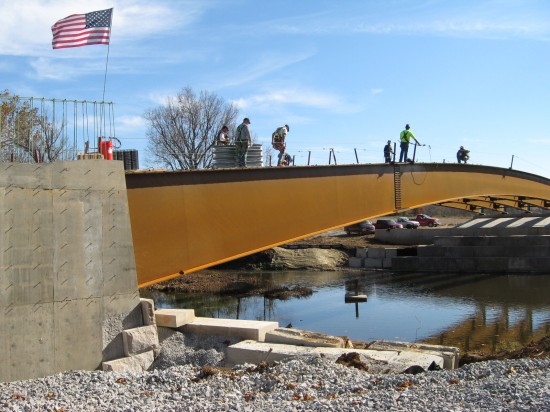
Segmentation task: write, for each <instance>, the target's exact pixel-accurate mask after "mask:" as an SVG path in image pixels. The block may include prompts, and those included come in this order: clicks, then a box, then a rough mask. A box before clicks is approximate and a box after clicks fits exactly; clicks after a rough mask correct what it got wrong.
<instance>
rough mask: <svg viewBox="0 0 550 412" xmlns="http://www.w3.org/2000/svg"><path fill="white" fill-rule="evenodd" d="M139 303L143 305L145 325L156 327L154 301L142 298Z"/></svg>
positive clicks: (142, 311)
mask: <svg viewBox="0 0 550 412" xmlns="http://www.w3.org/2000/svg"><path fill="white" fill-rule="evenodd" d="M139 301H140V303H141V313H142V314H143V325H144V326H149V325H156V320H155V302H154V301H153V299H143V298H141V299H140V300H139Z"/></svg>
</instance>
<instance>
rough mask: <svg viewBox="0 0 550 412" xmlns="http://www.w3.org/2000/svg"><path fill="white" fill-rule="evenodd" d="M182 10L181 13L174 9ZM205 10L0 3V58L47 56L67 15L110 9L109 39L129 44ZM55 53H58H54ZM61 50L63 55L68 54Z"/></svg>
mask: <svg viewBox="0 0 550 412" xmlns="http://www.w3.org/2000/svg"><path fill="white" fill-rule="evenodd" d="M175 7H176V8H177V7H185V13H183V12H181V13H180V12H176V11H175V10H174V8H175ZM205 7H208V3H207V2H200V1H197V2H191V1H189V2H185V3H183V2H181V3H179V2H178V4H177V5H174V3H173V2H171V1H167V0H156V1H155V2H150V1H148V0H88V1H86V2H75V1H74V0H25V1H12V0H0V8H1V10H2V13H0V55H1V54H4V55H19V56H25V55H26V56H47V55H49V54H50V53H51V52H52V50H51V39H52V33H51V26H52V25H53V24H54V23H55V22H56V21H58V20H60V19H62V18H64V17H67V16H68V15H71V14H81V13H88V12H91V11H94V10H103V9H108V8H114V12H113V25H112V36H113V37H114V36H116V37H117V38H119V39H120V42H121V43H122V42H126V43H132V42H133V41H134V40H136V39H141V38H145V37H149V36H152V35H155V34H157V33H162V32H168V31H171V30H173V29H174V28H176V27H183V26H186V25H188V24H190V23H191V22H193V21H194V20H195V19H196V18H197V17H198V16H200V15H201V14H202V12H203V10H204V9H205ZM56 52H57V53H58V54H59V51H56ZM70 54H71V52H70V51H65V55H70Z"/></svg>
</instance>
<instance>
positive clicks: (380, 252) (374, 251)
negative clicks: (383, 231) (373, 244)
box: [367, 248, 386, 259]
mask: <svg viewBox="0 0 550 412" xmlns="http://www.w3.org/2000/svg"><path fill="white" fill-rule="evenodd" d="M384 257H386V249H384V248H369V250H368V251H367V258H377V259H382V258H384Z"/></svg>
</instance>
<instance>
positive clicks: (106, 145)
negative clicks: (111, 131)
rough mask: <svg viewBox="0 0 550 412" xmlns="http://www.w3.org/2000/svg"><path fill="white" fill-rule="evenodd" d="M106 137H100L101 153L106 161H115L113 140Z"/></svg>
mask: <svg viewBox="0 0 550 412" xmlns="http://www.w3.org/2000/svg"><path fill="white" fill-rule="evenodd" d="M106 139H107V138H105V137H101V136H100V137H99V153H101V154H102V155H103V158H104V159H105V160H113V140H112V139H111V138H109V139H108V140H106Z"/></svg>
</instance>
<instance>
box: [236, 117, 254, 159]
mask: <svg viewBox="0 0 550 412" xmlns="http://www.w3.org/2000/svg"><path fill="white" fill-rule="evenodd" d="M249 124H250V120H249V119H248V117H245V118H244V119H243V122H242V123H241V124H240V125H239V126H238V127H237V135H236V136H235V148H236V149H237V163H238V165H239V167H246V155H247V153H248V148H249V147H250V145H251V144H252V138H251V137H250V129H249V128H248V125H249Z"/></svg>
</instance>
